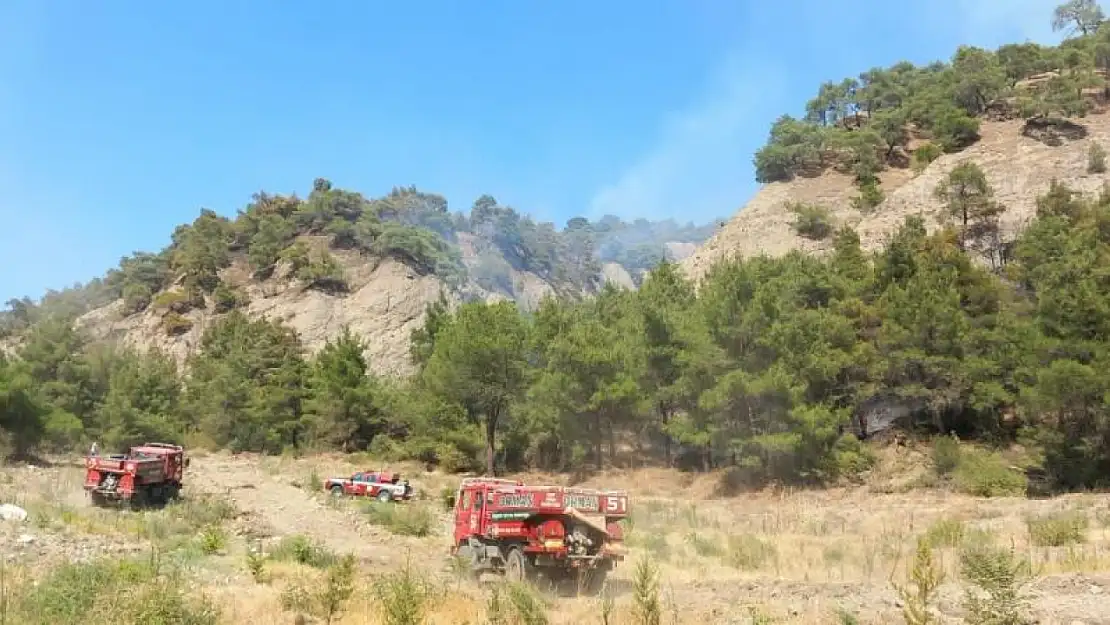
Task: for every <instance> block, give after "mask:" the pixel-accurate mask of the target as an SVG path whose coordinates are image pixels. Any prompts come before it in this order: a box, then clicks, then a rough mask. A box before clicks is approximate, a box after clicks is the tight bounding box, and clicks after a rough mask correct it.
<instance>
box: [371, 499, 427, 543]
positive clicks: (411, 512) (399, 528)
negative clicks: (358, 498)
mask: <svg viewBox="0 0 1110 625" xmlns="http://www.w3.org/2000/svg"><path fill="white" fill-rule="evenodd" d="M363 511H364V512H365V513H366V516H367V518H368V519H369V520H370V522H371V523H373V524H374V525H380V526H382V527H384V528H386V529H387V530H389V531H390V532H393V533H394V534H399V535H401V536H427V535H428V534H431V533H432V526H433V525H434V523H435V518H434V517H433V515H432V512H431V511H430V510H428V508H427V507H425V506H422V505H417V504H396V503H383V502H380V501H370V502H367V503H366V506H365V507H364V509H363Z"/></svg>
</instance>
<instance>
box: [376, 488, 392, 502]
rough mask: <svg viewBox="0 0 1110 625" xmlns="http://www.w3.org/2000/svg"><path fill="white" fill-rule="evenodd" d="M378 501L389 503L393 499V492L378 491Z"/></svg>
mask: <svg viewBox="0 0 1110 625" xmlns="http://www.w3.org/2000/svg"><path fill="white" fill-rule="evenodd" d="M378 501H380V502H382V503H389V502H391V501H393V493H391V492H389V491H388V490H382V491H380V492H379V493H378Z"/></svg>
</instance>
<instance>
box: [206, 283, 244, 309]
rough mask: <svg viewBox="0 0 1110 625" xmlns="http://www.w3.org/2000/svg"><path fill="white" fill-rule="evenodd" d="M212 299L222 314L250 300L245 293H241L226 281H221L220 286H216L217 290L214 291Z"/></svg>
mask: <svg viewBox="0 0 1110 625" xmlns="http://www.w3.org/2000/svg"><path fill="white" fill-rule="evenodd" d="M212 300H213V303H214V304H215V310H216V312H217V313H221V314H222V313H226V312H230V311H232V310H234V309H236V308H239V307H240V306H245V305H246V304H247V302H248V300H247V296H246V295H245V294H243V293H240V292H239V291H237V290H236V289H234V288H232V287H231V286H228V285H227V284H226V283H224V282H221V283H220V284H219V286H217V287H216V290H215V291H213V292H212Z"/></svg>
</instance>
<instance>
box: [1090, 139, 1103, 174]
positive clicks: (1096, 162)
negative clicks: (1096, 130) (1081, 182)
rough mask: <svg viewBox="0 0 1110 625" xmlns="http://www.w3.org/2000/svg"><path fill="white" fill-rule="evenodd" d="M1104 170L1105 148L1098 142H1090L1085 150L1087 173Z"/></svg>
mask: <svg viewBox="0 0 1110 625" xmlns="http://www.w3.org/2000/svg"><path fill="white" fill-rule="evenodd" d="M1105 172H1106V150H1105V149H1103V147H1102V145H1101V144H1099V143H1092V144H1091V147H1090V149H1089V150H1087V173H1088V174H1101V173H1105Z"/></svg>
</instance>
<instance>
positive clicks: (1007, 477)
mask: <svg viewBox="0 0 1110 625" xmlns="http://www.w3.org/2000/svg"><path fill="white" fill-rule="evenodd" d="M953 479H954V481H955V484H956V488H958V489H959V490H960V491H962V492H964V493H967V494H969V495H975V496H977V497H1019V496H1022V495H1024V494H1025V491H1026V488H1027V487H1028V482H1029V481H1028V479H1027V478H1026V477H1025V474H1024V473H1022V472H1020V471H1017V470H1015V469H1012V468H1010V466H1009V465H1008V464H1007V463H1006V461H1005V459H1004V458H1002V456H1001V455H999V454H997V453H992V452H984V451H977V450H971V449H967V450H964V451H963V452H962V453H961V454H960V462H959V466H957V467H956V471H955V473H954V474H953Z"/></svg>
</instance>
